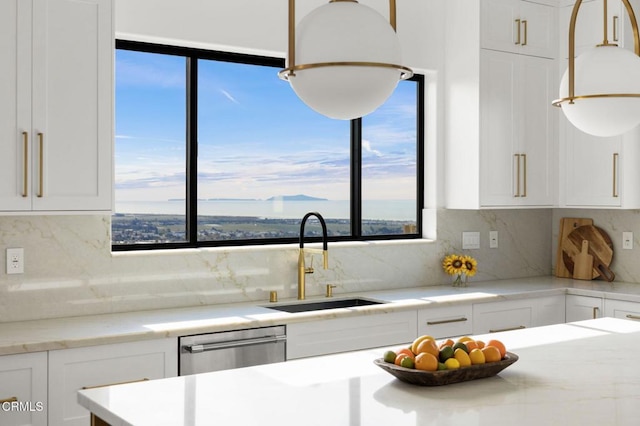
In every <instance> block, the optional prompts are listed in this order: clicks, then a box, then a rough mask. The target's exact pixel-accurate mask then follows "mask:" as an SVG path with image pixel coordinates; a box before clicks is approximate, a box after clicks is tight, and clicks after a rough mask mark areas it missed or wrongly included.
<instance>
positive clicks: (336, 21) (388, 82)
mask: <svg viewBox="0 0 640 426" xmlns="http://www.w3.org/2000/svg"><path fill="white" fill-rule="evenodd" d="M389 9H390V22H387V21H386V20H385V18H384V17H382V15H380V14H379V13H378V12H376V11H375V10H373V9H372V8H370V7H368V6H364V5H361V4H359V3H358V2H357V1H355V0H331V1H330V2H329V3H328V4H325V5H323V6H320V7H318V8H316V9H314V10H313V11H311V12H310V13H309V14H308V15H306V16H305V17H304V18H303V19H302V20H301V21H300V23H299V24H298V26H297V29H296V25H295V0H289V46H288V57H287V68H285V69H284V70H282V71H280V73H279V76H280V78H282V79H283V80H287V81H289V83H290V84H291V87H292V88H293V90H294V92H295V93H296V95H298V97H299V98H300V99H301V100H302V101H303V102H304V103H305V104H307V105H308V106H309V107H310V108H312V109H313V110H315V111H317V112H319V113H320V114H323V115H326V116H327V117H330V118H336V119H341V120H351V119H354V118H358V117H362V116H364V115H367V114H369V113H371V112H373V111H374V110H375V109H376V108H378V107H379V106H380V105H382V104H383V103H384V102H385V101H386V100H387V98H389V96H391V94H392V93H393V91H394V89H395V88H396V86H397V84H398V81H400V80H404V79H408V78H410V77H411V76H412V75H413V72H412V71H411V69H409V68H407V67H404V66H402V65H399V64H401V63H402V57H401V48H400V41H399V39H398V36H397V34H396V32H395V27H396V23H395V21H396V5H395V0H389ZM298 62H299V63H298Z"/></svg>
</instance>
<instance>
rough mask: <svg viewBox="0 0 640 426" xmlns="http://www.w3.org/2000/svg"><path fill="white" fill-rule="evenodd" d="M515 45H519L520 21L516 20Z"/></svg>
mask: <svg viewBox="0 0 640 426" xmlns="http://www.w3.org/2000/svg"><path fill="white" fill-rule="evenodd" d="M516 44H520V20H519V19H516Z"/></svg>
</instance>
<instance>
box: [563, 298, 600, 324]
mask: <svg viewBox="0 0 640 426" xmlns="http://www.w3.org/2000/svg"><path fill="white" fill-rule="evenodd" d="M565 303H566V307H565V309H566V311H565V312H566V322H572V321H582V320H587V319H596V318H601V317H602V298H600V297H591V296H577V295H573V294H567V296H566V298H565Z"/></svg>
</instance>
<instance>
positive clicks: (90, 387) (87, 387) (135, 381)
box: [82, 377, 149, 390]
mask: <svg viewBox="0 0 640 426" xmlns="http://www.w3.org/2000/svg"><path fill="white" fill-rule="evenodd" d="M147 380H149V379H147V378H146V377H145V378H142V379H138V380H129V381H127V382H117V383H107V384H104V385H96V386H83V387H82V390H88V389H97V388H106V387H107V386H116V385H127V384H129V383H138V382H146V381H147Z"/></svg>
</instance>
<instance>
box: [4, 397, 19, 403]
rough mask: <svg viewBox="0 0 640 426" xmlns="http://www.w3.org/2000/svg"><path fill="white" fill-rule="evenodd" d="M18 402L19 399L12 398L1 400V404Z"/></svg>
mask: <svg viewBox="0 0 640 426" xmlns="http://www.w3.org/2000/svg"><path fill="white" fill-rule="evenodd" d="M17 400H18V398H17V397H15V396H12V397H9V398H6V399H0V404H4V403H5V402H16V401H17Z"/></svg>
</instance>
